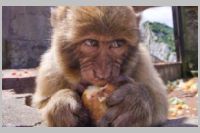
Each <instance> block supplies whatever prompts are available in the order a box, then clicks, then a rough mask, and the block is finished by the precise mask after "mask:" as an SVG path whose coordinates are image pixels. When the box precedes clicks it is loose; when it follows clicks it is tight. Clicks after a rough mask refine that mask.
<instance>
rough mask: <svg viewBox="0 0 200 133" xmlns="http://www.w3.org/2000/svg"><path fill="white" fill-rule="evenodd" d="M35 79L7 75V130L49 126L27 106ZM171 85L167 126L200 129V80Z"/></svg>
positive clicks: (4, 101) (4, 96) (4, 112)
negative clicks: (199, 102)
mask: <svg viewBox="0 0 200 133" xmlns="http://www.w3.org/2000/svg"><path fill="white" fill-rule="evenodd" d="M28 75H29V76H28ZM34 76H35V70H29V71H26V70H20V71H4V72H3V90H2V124H3V127H44V126H45V124H44V123H43V122H42V121H41V118H40V114H39V113H38V111H37V109H35V108H33V107H30V106H27V104H28V101H29V98H30V97H31V96H32V94H33V87H34V80H28V81H27V78H28V77H29V78H30V77H32V78H33V79H34ZM24 80H25V81H24ZM10 82H12V84H13V86H12V85H11V83H10ZM8 85H10V86H8ZM14 85H15V86H14ZM28 85H29V88H28ZM7 86H8V87H7ZM16 86H17V87H16ZM167 86H168V99H169V105H170V108H169V120H168V121H167V122H166V123H165V124H164V125H163V126H165V127H196V126H198V118H197V117H198V116H197V114H198V111H197V98H198V94H197V78H193V79H191V80H176V81H174V82H169V83H168V84H167ZM9 87H11V88H9ZM12 87H13V88H12ZM24 88H26V89H24Z"/></svg>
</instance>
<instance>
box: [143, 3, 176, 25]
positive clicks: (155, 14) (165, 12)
mask: <svg viewBox="0 0 200 133" xmlns="http://www.w3.org/2000/svg"><path fill="white" fill-rule="evenodd" d="M141 15H142V18H141V23H143V22H145V21H147V20H148V21H150V22H160V23H164V24H167V25H168V26H170V27H173V16H172V8H171V7H170V6H168V7H154V8H149V9H146V10H145V11H143V13H142V14H141Z"/></svg>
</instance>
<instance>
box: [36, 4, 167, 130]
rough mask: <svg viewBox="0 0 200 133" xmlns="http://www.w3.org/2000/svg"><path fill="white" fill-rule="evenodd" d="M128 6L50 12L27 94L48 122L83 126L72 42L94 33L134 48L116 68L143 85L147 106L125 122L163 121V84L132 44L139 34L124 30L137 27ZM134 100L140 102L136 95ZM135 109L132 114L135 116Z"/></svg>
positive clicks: (144, 55) (139, 46)
mask: <svg viewBox="0 0 200 133" xmlns="http://www.w3.org/2000/svg"><path fill="white" fill-rule="evenodd" d="M131 10H132V9H131V7H126V8H123V7H112V8H110V7H80V8H79V7H71V8H70V7H58V8H56V9H54V10H53V11H52V16H51V24H52V27H53V34H52V45H51V48H50V49H49V50H48V51H47V52H46V53H45V54H44V55H43V56H42V59H41V64H40V67H39V73H38V76H37V79H36V83H37V86H36V91H35V94H34V97H33V104H34V105H35V106H36V107H37V108H39V109H40V111H41V113H42V117H43V120H44V121H46V122H47V125H48V126H85V125H87V123H88V121H89V116H88V114H87V111H86V110H85V109H84V107H83V106H82V102H81V100H80V97H79V96H78V94H77V93H76V90H74V89H73V86H76V85H77V84H79V82H80V81H81V74H80V69H78V67H79V65H78V64H79V62H78V57H77V56H78V53H77V49H76V48H77V47H76V45H77V43H79V42H80V41H81V40H84V39H85V38H90V36H94V35H95V36H97V37H100V38H104V37H105V36H106V38H109V39H110V38H116V37H118V36H120V37H123V38H126V39H127V40H128V41H129V42H130V44H131V45H133V47H134V51H129V52H130V53H129V56H128V58H127V60H126V61H125V63H124V64H125V65H124V67H123V68H122V72H123V73H124V74H125V75H127V76H129V77H131V78H133V79H134V80H135V81H136V82H139V83H142V84H143V85H144V86H145V87H146V88H147V91H148V95H147V101H150V103H151V104H152V105H151V107H150V106H149V105H148V104H147V105H146V106H145V109H146V110H147V113H146V115H147V117H148V118H145V119H144V121H142V122H139V121H140V120H138V123H137V122H135V124H132V125H128V126H153V125H158V124H162V123H163V122H165V121H166V119H167V110H168V108H167V100H166V99H167V98H166V92H165V86H164V84H163V82H162V80H161V79H160V77H159V75H158V73H157V71H156V70H155V68H154V67H153V64H152V61H151V59H150V56H149V53H148V51H147V50H146V49H145V47H144V45H142V44H137V45H136V43H137V42H138V39H139V37H138V34H139V33H138V32H137V33H136V32H134V34H132V32H131V31H129V30H127V29H130V28H131V27H132V28H135V29H137V28H138V25H137V24H138V22H137V21H136V20H137V17H136V15H133V14H135V13H134V10H132V11H131ZM116 16H117V17H116ZM120 21H121V22H120ZM103 22H106V23H107V25H109V27H106V25H104V24H103ZM124 22H126V23H124ZM85 25H90V27H87V26H86V27H84V26H85ZM91 25H93V27H91ZM90 31H93V32H92V33H91V32H90ZM87 33H91V34H87ZM103 40H105V39H103ZM135 45H136V46H135ZM72 55H74V56H72ZM141 90H142V89H141ZM144 93H146V92H145V91H144ZM148 97H149V98H150V99H148ZM136 100H139V101H141V102H142V100H141V99H136ZM144 101H145V100H144ZM144 104H145V102H144ZM65 110H66V111H65ZM140 111H141V110H139V111H138V112H135V114H137V113H138V116H139V114H141V112H140ZM144 114H145V113H144ZM74 116H75V117H74ZM124 123H126V122H124ZM116 125H117V124H116ZM114 126H115V125H114ZM124 126H126V125H124Z"/></svg>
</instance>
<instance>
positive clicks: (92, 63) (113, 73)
mask: <svg viewBox="0 0 200 133" xmlns="http://www.w3.org/2000/svg"><path fill="white" fill-rule="evenodd" d="M127 50H128V44H127V42H126V40H123V39H114V40H107V39H106V37H100V38H95V37H93V39H86V40H84V41H82V42H81V44H80V53H81V55H82V56H81V57H80V59H79V61H80V65H81V66H80V67H81V76H82V78H83V79H84V80H87V81H90V82H91V83H92V84H95V85H99V86H103V85H105V84H106V83H107V82H109V81H110V80H111V79H112V80H113V79H115V78H116V77H117V76H119V74H120V67H121V64H122V62H123V60H124V59H125V58H126V55H127V54H126V53H127Z"/></svg>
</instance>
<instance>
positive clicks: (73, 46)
mask: <svg viewBox="0 0 200 133" xmlns="http://www.w3.org/2000/svg"><path fill="white" fill-rule="evenodd" d="M64 9H65V10H64ZM64 9H63V10H64V11H62V12H61V11H60V10H58V11H59V12H57V14H56V16H54V17H53V19H54V21H53V24H54V35H55V38H58V37H59V39H57V40H58V41H60V40H61V41H60V42H59V46H57V47H59V48H57V49H58V50H59V51H58V52H57V53H58V54H59V55H61V56H60V57H59V59H60V58H61V61H62V62H61V63H63V64H64V65H62V66H64V67H63V68H64V69H65V70H64V71H66V75H67V74H69V73H73V72H74V71H75V72H74V73H75V74H73V75H77V73H78V75H80V77H81V79H83V80H86V81H88V82H90V83H92V84H94V85H98V86H103V85H105V84H106V83H107V82H109V81H111V80H114V79H115V78H116V77H118V76H119V75H120V74H121V71H122V68H124V67H123V65H126V63H124V62H125V60H128V58H129V57H127V56H130V53H131V52H133V51H131V50H132V49H133V47H136V46H137V43H138V40H139V30H138V25H137V24H138V23H137V16H136V14H135V12H134V10H133V9H132V8H130V7H123V6H121V7H73V8H64ZM55 18H56V19H55ZM55 33H56V34H55ZM53 37H54V36H53ZM57 40H56V41H57ZM56 44H57V43H56ZM69 71H70V72H69ZM69 75H70V76H68V77H73V76H71V75H72V74H69ZM70 81H71V80H70Z"/></svg>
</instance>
